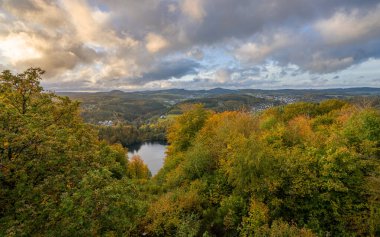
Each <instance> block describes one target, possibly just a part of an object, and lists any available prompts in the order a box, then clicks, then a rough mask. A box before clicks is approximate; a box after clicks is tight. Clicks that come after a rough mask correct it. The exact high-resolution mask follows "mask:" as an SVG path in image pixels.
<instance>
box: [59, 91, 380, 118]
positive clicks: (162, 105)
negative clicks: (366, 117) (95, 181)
mask: <svg viewBox="0 0 380 237" xmlns="http://www.w3.org/2000/svg"><path fill="white" fill-rule="evenodd" d="M58 94H59V95H62V96H68V97H70V98H72V99H74V100H79V101H80V102H81V103H82V117H83V118H84V120H85V121H86V122H89V123H94V124H97V123H98V122H99V121H105V120H107V121H109V120H111V121H114V122H117V121H120V122H130V123H142V122H144V123H145V122H149V121H152V120H155V119H157V118H159V117H160V116H161V115H168V114H178V113H180V105H181V104H184V103H202V104H204V105H205V107H206V108H209V109H212V110H215V111H226V110H241V109H244V110H251V111H260V110H263V109H266V108H268V107H271V106H276V105H281V104H289V103H293V102H296V101H313V102H318V101H321V100H324V99H329V98H343V99H352V98H355V97H358V96H359V97H360V96H365V97H368V96H379V97H380V88H370V87H360V88H333V89H301V90H295V89H281V90H260V89H238V90H231V89H224V88H214V89H211V90H186V89H167V90H156V91H136V92H123V91H120V90H113V91H110V92H91V93H87V92H60V93H58Z"/></svg>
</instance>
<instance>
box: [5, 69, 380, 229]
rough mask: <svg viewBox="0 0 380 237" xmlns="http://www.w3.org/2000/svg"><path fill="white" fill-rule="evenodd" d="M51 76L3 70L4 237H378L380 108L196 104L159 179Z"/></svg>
mask: <svg viewBox="0 0 380 237" xmlns="http://www.w3.org/2000/svg"><path fill="white" fill-rule="evenodd" d="M42 74H43V71H42V70H40V69H37V68H31V69H28V70H27V71H25V72H24V73H22V74H17V75H14V74H12V73H11V72H9V71H4V72H3V73H2V74H1V75H0V159H1V160H0V185H1V189H0V236H142V235H145V236H273V237H274V236H379V235H380V176H379V175H380V112H379V110H378V109H375V108H371V107H369V106H365V105H362V106H358V105H352V104H350V103H348V102H345V101H340V100H327V101H323V102H321V103H305V102H303V103H295V104H291V105H286V106H279V107H274V108H271V109H268V110H265V111H263V112H260V113H255V114H252V113H249V112H244V111H233V112H231V111H230V112H228V111H227V112H222V113H216V112H212V111H209V110H207V109H205V108H203V107H202V106H201V105H192V106H189V107H188V108H187V109H186V110H185V111H184V112H183V114H182V115H181V116H178V117H177V118H176V120H175V122H174V123H173V124H172V125H171V126H170V127H169V129H168V132H167V139H168V142H169V144H170V145H169V147H168V150H167V157H166V159H165V164H164V167H163V168H162V169H161V170H160V172H159V173H158V174H157V175H156V176H155V177H153V178H151V177H150V173H149V170H148V169H147V167H146V165H144V164H143V162H142V160H141V159H139V158H138V157H134V158H133V159H130V160H128V159H126V151H125V149H124V148H123V147H122V146H121V145H108V143H106V142H104V141H99V139H98V134H97V133H98V131H97V129H96V128H94V126H92V125H89V124H86V123H84V122H83V121H82V118H81V117H80V111H79V103H78V102H75V101H72V100H70V99H68V98H67V97H60V96H57V95H55V94H53V93H50V92H46V91H43V88H42V87H41V86H40V80H41V76H42ZM102 132H103V133H104V134H107V131H102Z"/></svg>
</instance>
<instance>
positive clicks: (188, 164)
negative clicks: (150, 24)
mask: <svg viewBox="0 0 380 237" xmlns="http://www.w3.org/2000/svg"><path fill="white" fill-rule="evenodd" d="M199 109H201V108H196V109H195V110H193V112H187V113H184V114H183V115H182V116H180V117H179V118H178V120H177V121H176V123H175V125H174V126H173V127H172V128H171V130H169V131H171V132H172V134H170V135H171V137H170V138H171V140H170V139H169V140H170V141H172V144H171V148H170V149H169V153H168V157H167V158H166V161H165V165H164V168H163V169H162V171H161V172H160V174H159V177H158V178H157V179H156V180H157V181H159V184H160V185H162V186H163V187H165V190H166V191H165V192H166V194H163V196H162V197H165V195H168V194H170V193H172V192H174V190H175V193H183V194H184V193H187V192H188V190H189V188H190V187H192V184H193V183H198V184H199V188H198V191H197V194H198V196H199V197H202V198H201V200H202V202H201V203H202V205H203V206H204V209H203V210H202V211H199V210H197V209H196V208H194V209H192V210H191V215H192V216H196V217H198V222H197V223H198V225H199V226H200V229H198V232H197V235H205V236H207V235H215V236H236V235H237V234H240V235H242V236H314V235H320V236H325V235H333V236H336V235H370V236H371V235H372V236H375V235H377V234H379V232H378V231H379V226H380V225H379V222H378V220H379V215H378V213H379V210H380V209H379V191H380V189H379V186H378V185H377V184H378V180H379V171H380V170H379V153H378V152H379V142H380V137H379V134H380V132H379V128H380V113H379V112H378V111H377V110H373V109H360V108H357V107H353V106H350V105H349V104H347V103H346V102H342V101H339V100H330V101H325V102H322V103H320V104H312V103H299V104H292V105H289V106H285V107H278V108H273V109H270V110H268V111H265V112H264V113H262V114H261V115H258V116H254V115H250V114H247V113H245V112H224V113H220V114H213V115H208V116H207V119H206V120H205V121H204V122H202V123H198V125H197V126H195V127H196V129H194V128H193V127H192V126H191V125H192V124H193V123H192V122H194V121H197V120H195V119H194V117H198V118H199V117H200V116H199V115H200V114H202V113H201V112H200V111H199ZM179 131H181V132H179ZM188 134H190V135H188ZM182 135H183V137H182ZM181 139H182V140H181ZM177 140H179V142H178V141H177ZM173 144H174V145H173ZM159 200H160V199H159ZM156 205H157V203H154V204H152V206H156ZM176 205H179V204H178V202H177V201H176V199H174V200H171V206H176ZM177 212H178V213H181V214H183V211H182V210H180V211H178V210H177ZM181 214H178V215H181ZM173 215H174V214H173ZM171 218H173V217H171ZM198 225H197V226H198ZM161 228H162V227H161ZM168 228H169V227H168ZM153 229H154V228H153ZM169 229H170V231H171V233H175V232H176V231H178V230H179V225H174V226H171V227H170V228H169ZM169 229H167V228H166V227H163V229H161V233H166V232H165V231H169ZM312 232H314V233H315V234H313V233H312Z"/></svg>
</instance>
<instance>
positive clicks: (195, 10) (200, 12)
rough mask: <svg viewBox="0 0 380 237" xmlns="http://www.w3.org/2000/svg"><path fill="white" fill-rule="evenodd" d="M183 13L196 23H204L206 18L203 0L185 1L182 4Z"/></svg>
mask: <svg viewBox="0 0 380 237" xmlns="http://www.w3.org/2000/svg"><path fill="white" fill-rule="evenodd" d="M181 9H182V12H183V13H184V14H185V15H187V16H189V17H190V18H192V19H193V20H195V21H202V20H203V18H204V17H205V16H206V12H205V10H204V9H203V1H202V0H183V1H182V4H181Z"/></svg>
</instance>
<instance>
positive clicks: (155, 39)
mask: <svg viewBox="0 0 380 237" xmlns="http://www.w3.org/2000/svg"><path fill="white" fill-rule="evenodd" d="M145 39H146V45H145V47H146V49H147V50H148V51H149V52H151V53H156V52H158V51H160V50H162V49H164V48H166V47H167V46H168V45H169V42H168V41H166V40H165V39H164V38H163V37H162V36H160V35H157V34H155V33H148V35H147V36H146V38H145Z"/></svg>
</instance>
